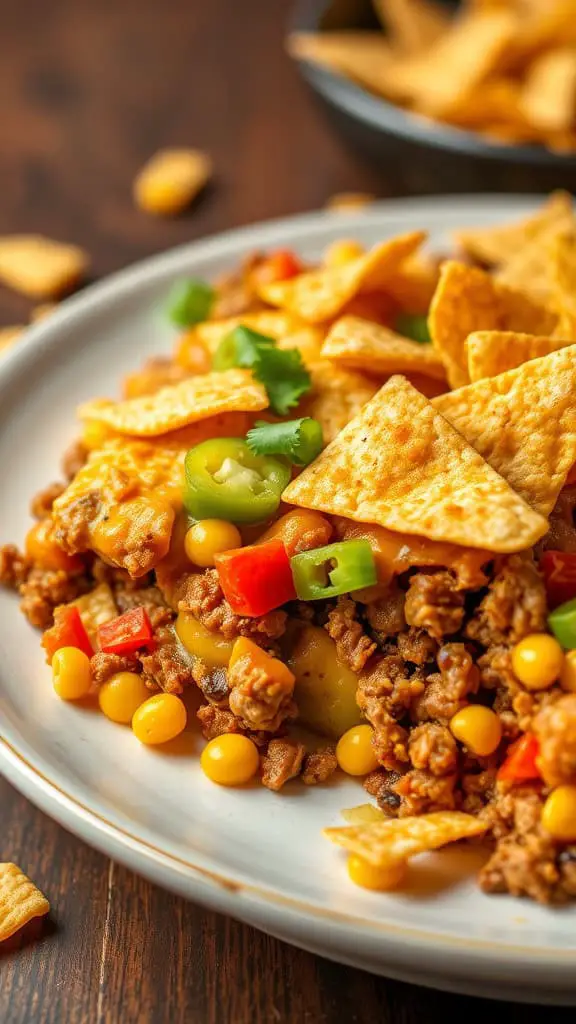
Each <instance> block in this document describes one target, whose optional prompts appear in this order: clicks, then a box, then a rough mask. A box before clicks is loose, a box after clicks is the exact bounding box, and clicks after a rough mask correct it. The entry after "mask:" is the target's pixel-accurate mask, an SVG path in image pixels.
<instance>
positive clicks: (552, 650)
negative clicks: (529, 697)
mask: <svg viewBox="0 0 576 1024" xmlns="http://www.w3.org/2000/svg"><path fill="white" fill-rule="evenodd" d="M563 664H564V651H563V650H562V648H561V646H560V644H559V643H558V641H557V640H556V639H555V638H554V637H553V636H550V635H549V634H548V633H532V634H531V635H530V636H525V637H524V639H523V640H520V643H517V644H516V646H515V647H514V648H513V650H512V670H513V672H514V675H515V676H516V678H517V679H518V680H519V681H520V682H521V683H522V684H523V686H525V687H526V689H527V690H547V689H548V687H549V686H552V683H553V682H555V680H556V679H558V677H559V675H560V673H561V671H562V667H563Z"/></svg>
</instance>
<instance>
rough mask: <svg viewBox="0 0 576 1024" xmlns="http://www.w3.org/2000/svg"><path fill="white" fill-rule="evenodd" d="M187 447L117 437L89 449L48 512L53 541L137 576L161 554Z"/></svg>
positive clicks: (178, 498) (178, 501)
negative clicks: (82, 462)
mask: <svg viewBox="0 0 576 1024" xmlns="http://www.w3.org/2000/svg"><path fill="white" fill-rule="evenodd" d="M186 451H187V447H184V448H182V447H178V446H177V445H176V444H174V445H173V446H171V447H168V445H167V443H164V444H163V445H162V446H160V445H159V444H154V443H153V442H150V441H139V440H133V439H131V438H126V437H120V438H116V439H114V440H112V441H109V442H108V443H107V444H106V446H105V447H104V448H102V449H101V450H100V451H95V452H92V453H91V455H90V457H89V459H88V461H87V463H86V464H85V465H84V466H83V467H82V469H81V470H80V471H79V472H78V473H77V474H76V476H75V477H74V479H73V480H72V482H71V483H70V484H69V485H68V487H67V488H66V490H65V491H64V492H63V493H62V494H61V495H60V496H59V497H58V498H57V499H56V501H55V502H54V506H53V510H52V514H53V519H54V528H55V535H56V539H57V540H58V543H60V544H61V545H62V547H64V549H65V550H66V551H68V552H70V553H75V552H81V551H95V552H96V554H98V555H100V556H101V557H102V558H103V559H104V560H105V561H107V562H108V563H110V564H112V565H117V566H119V567H120V568H122V569H127V571H128V572H129V573H130V575H131V576H134V577H137V576H143V575H145V574H146V573H147V572H149V571H150V570H151V569H153V568H154V567H155V566H156V565H157V564H158V562H159V561H160V560H161V559H162V558H163V557H164V556H165V554H166V553H167V551H168V547H169V544H170V536H171V533H172V527H173V524H174V517H175V514H176V511H177V510H178V509H179V508H180V507H181V505H182V489H183V479H184V456H185V454H186Z"/></svg>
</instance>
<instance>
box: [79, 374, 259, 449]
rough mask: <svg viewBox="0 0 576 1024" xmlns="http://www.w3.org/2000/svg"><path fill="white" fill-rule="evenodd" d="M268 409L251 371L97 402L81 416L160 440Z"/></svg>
mask: <svg viewBox="0 0 576 1024" xmlns="http://www.w3.org/2000/svg"><path fill="white" fill-rule="evenodd" d="M267 405H268V397H267V395H266V391H265V389H264V388H263V387H262V385H261V384H258V382H257V381H255V380H254V378H253V377H252V374H251V373H250V372H249V371H248V370H226V371H225V372H224V373H206V374H202V375H200V376H198V377H190V378H188V379H187V380H183V381H181V382H180V383H179V384H173V385H171V386H169V387H165V388H161V389H160V391H156V392H155V393H154V394H153V395H144V396H143V397H142V398H127V399H126V400H125V401H123V402H112V401H109V400H107V399H95V400H94V401H92V402H86V403H85V404H84V405H82V406H80V408H79V410H78V415H79V416H80V418H81V419H85V420H95V421H97V422H99V423H106V424H107V425H108V426H109V427H112V429H113V430H116V431H117V432H118V433H119V434H130V435H131V436H133V437H157V436H159V435H161V434H167V433H169V432H170V431H172V430H178V429H179V428H181V427H185V426H187V425H188V424H190V423H196V422H198V421H200V420H206V419H209V418H210V417H212V416H216V415H218V414H219V413H223V412H236V411H237V412H259V411H260V410H261V409H265V408H266V407H267Z"/></svg>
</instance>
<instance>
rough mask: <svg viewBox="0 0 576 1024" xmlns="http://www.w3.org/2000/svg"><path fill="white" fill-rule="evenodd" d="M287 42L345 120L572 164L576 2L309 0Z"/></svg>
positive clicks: (383, 138) (420, 138)
mask: <svg viewBox="0 0 576 1024" xmlns="http://www.w3.org/2000/svg"><path fill="white" fill-rule="evenodd" d="M286 47H287V50H288V53H289V54H290V55H291V56H292V57H293V58H294V59H295V61H297V63H298V65H299V68H300V70H301V72H302V74H303V76H304V77H305V79H306V80H307V81H308V82H309V83H310V84H311V85H312V87H313V89H314V90H315V91H316V92H317V93H318V94H319V95H320V96H321V97H322V98H323V99H324V100H325V101H327V103H328V105H329V107H330V108H331V110H332V112H334V111H337V113H338V118H339V121H340V123H341V126H342V128H343V129H347V130H348V133H349V134H351V135H353V137H354V138H355V140H356V141H357V142H360V141H362V140H364V142H365V143H367V144H368V145H369V148H370V149H371V150H372V151H374V150H375V149H377V151H378V152H379V154H380V155H382V154H384V153H388V154H389V145H390V140H389V138H387V136H390V135H394V136H397V137H399V138H404V139H408V140H411V141H412V142H414V143H419V144H421V145H426V146H434V147H437V148H440V149H446V150H452V151H456V152H461V153H463V154H468V155H469V156H472V157H478V156H481V157H488V158H493V159H501V160H502V159H505V160H510V159H511V158H513V159H514V161H520V162H523V163H534V164H548V165H550V164H552V165H554V164H557V165H564V166H565V165H567V164H573V163H574V159H575V153H576V0H462V2H460V3H458V4H450V3H446V2H443V0H343V2H342V0H341V2H334V0H332V2H327V0H317V2H315V3H304V2H302V3H301V4H300V6H299V7H298V8H297V10H296V13H295V16H294V19H293V24H292V31H291V32H290V34H289V36H288V39H287V42H286Z"/></svg>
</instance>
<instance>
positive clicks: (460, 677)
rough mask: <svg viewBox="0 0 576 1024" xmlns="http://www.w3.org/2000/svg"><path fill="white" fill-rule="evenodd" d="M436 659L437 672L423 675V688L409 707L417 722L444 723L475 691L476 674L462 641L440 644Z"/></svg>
mask: <svg viewBox="0 0 576 1024" xmlns="http://www.w3.org/2000/svg"><path fill="white" fill-rule="evenodd" d="M437 662H438V668H439V670H440V671H439V672H434V673H432V675H429V676H428V677H427V679H426V688H425V689H424V692H423V694H422V696H421V697H418V698H417V700H416V701H415V702H414V705H413V707H412V714H413V717H414V719H415V720H416V721H418V722H424V721H428V720H429V719H436V720H438V721H440V722H448V721H449V720H450V719H451V718H452V716H453V715H455V714H456V712H457V711H460V709H461V708H463V707H464V705H465V704H466V703H467V701H466V698H467V697H468V696H469V695H470V694H474V693H476V692H477V690H478V686H479V682H480V674H479V672H478V669H477V668H476V666H475V665H474V663H473V661H472V656H471V655H470V654H469V652H468V651H467V650H466V648H465V646H464V644H459V643H449V644H444V645H443V647H441V648H440V650H439V652H438V657H437Z"/></svg>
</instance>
